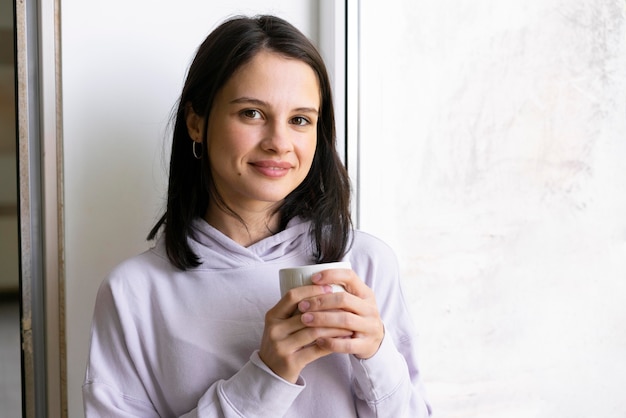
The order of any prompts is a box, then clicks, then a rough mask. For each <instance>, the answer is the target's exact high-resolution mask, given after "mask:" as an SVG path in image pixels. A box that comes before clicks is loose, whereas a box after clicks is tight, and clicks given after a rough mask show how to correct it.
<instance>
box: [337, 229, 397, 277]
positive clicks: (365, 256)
mask: <svg viewBox="0 0 626 418" xmlns="http://www.w3.org/2000/svg"><path fill="white" fill-rule="evenodd" d="M345 258H346V260H347V261H350V263H351V264H352V269H353V270H354V271H355V272H356V273H357V274H358V275H359V277H361V279H362V280H363V281H365V282H366V283H367V284H368V285H369V286H370V287H378V286H380V285H383V286H385V287H387V286H394V283H396V282H397V281H398V279H399V265H398V259H397V257H396V253H395V252H394V251H393V249H392V248H391V247H390V246H389V245H388V244H387V243H386V242H384V241H383V240H381V239H380V238H378V237H375V236H373V235H371V234H368V233H366V232H363V231H358V230H355V231H354V235H353V241H352V246H351V247H350V250H349V251H348V253H347V254H346V257H345ZM383 283H384V284H383Z"/></svg>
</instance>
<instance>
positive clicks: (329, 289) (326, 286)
mask: <svg viewBox="0 0 626 418" xmlns="http://www.w3.org/2000/svg"><path fill="white" fill-rule="evenodd" d="M322 288H323V289H324V293H333V287H332V286H329V285H327V284H325V285H324V286H322Z"/></svg>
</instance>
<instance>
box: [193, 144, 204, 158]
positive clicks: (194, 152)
mask: <svg viewBox="0 0 626 418" xmlns="http://www.w3.org/2000/svg"><path fill="white" fill-rule="evenodd" d="M196 145H200V153H198V151H196ZM191 152H193V156H194V157H196V160H201V159H202V143H201V142H196V141H191Z"/></svg>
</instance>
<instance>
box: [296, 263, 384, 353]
mask: <svg viewBox="0 0 626 418" xmlns="http://www.w3.org/2000/svg"><path fill="white" fill-rule="evenodd" d="M311 279H312V281H313V283H315V284H317V285H330V284H341V285H343V287H344V288H345V289H346V292H338V293H327V292H326V293H322V294H316V295H313V296H309V297H307V298H306V299H304V300H302V301H301V302H300V303H299V304H298V309H299V310H300V312H302V315H300V319H301V321H302V323H303V324H304V325H306V326H307V327H311V328H314V329H319V328H321V329H344V330H346V331H349V332H350V337H349V338H345V337H342V336H339V337H338V336H328V335H320V336H319V337H318V338H317V339H316V345H317V346H318V347H319V348H320V349H322V350H326V351H332V352H335V353H349V354H353V355H355V356H356V357H358V358H361V359H367V358H370V357H372V356H373V355H374V354H376V352H377V351H378V348H379V347H380V344H381V342H382V340H383V337H384V334H385V330H384V326H383V322H382V319H381V318H380V314H379V312H378V307H377V306H376V299H375V297H374V292H373V291H372V289H370V288H369V287H368V286H367V285H366V284H365V283H363V281H362V280H361V279H360V278H359V277H358V276H357V275H356V273H355V272H354V271H353V270H347V269H333V270H325V271H323V272H321V273H318V274H316V275H314V276H313V277H312V278H311Z"/></svg>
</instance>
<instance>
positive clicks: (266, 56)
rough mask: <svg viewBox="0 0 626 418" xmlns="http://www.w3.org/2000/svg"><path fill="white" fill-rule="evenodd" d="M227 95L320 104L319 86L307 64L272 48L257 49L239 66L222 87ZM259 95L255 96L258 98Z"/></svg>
mask: <svg viewBox="0 0 626 418" xmlns="http://www.w3.org/2000/svg"><path fill="white" fill-rule="evenodd" d="M222 90H223V93H224V94H225V95H226V96H229V97H230V96H250V95H252V96H254V98H257V99H260V100H271V99H276V100H280V101H283V102H284V101H287V100H288V101H303V102H306V103H302V104H301V105H304V104H306V105H308V106H315V107H319V104H320V94H321V93H320V85H319V80H318V77H317V74H316V73H315V71H314V70H313V68H311V66H310V65H309V64H307V63H306V62H304V61H301V60H297V59H294V58H289V57H285V56H284V55H281V54H278V53H276V52H271V51H266V50H263V51H260V52H259V53H257V54H256V55H255V56H254V57H253V58H252V59H251V60H250V61H248V62H246V63H245V64H243V65H242V66H241V67H239V68H238V69H237V70H236V71H235V72H234V73H233V75H232V76H231V77H230V79H229V80H228V81H227V82H226V84H225V85H224V87H223V89H222ZM257 96H258V97H257Z"/></svg>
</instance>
